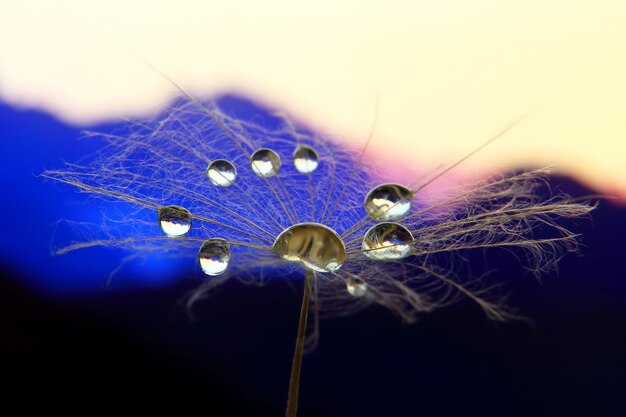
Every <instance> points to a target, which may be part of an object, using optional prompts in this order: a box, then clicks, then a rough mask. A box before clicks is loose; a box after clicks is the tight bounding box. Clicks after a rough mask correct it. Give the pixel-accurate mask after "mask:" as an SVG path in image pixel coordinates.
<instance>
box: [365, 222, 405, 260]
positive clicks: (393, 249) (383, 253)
mask: <svg viewBox="0 0 626 417" xmlns="http://www.w3.org/2000/svg"><path fill="white" fill-rule="evenodd" d="M362 248H363V254H365V256H367V257H368V258H370V259H374V260H376V261H391V260H396V259H402V258H405V257H407V256H409V255H410V254H411V251H412V250H413V235H412V234H411V232H410V231H409V230H408V229H407V228H406V227H404V226H402V225H401V224H398V223H391V222H387V223H380V224H377V225H376V226H373V227H372V228H371V229H369V230H368V231H367V233H365V237H364V238H363V246H362Z"/></svg>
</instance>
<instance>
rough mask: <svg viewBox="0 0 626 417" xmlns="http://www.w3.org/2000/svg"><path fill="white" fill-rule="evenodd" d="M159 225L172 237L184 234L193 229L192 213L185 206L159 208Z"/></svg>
mask: <svg viewBox="0 0 626 417" xmlns="http://www.w3.org/2000/svg"><path fill="white" fill-rule="evenodd" d="M159 226H161V230H163V233H165V234H166V235H168V236H170V237H177V236H183V235H185V234H187V232H188V231H189V229H191V213H189V210H187V209H186V208H184V207H180V206H165V207H161V208H159Z"/></svg>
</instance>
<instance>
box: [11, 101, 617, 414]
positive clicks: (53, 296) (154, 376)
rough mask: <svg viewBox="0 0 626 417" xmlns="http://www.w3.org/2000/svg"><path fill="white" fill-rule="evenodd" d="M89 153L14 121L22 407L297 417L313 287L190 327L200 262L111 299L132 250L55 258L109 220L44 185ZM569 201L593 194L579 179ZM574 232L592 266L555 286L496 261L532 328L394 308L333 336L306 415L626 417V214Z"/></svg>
mask: <svg viewBox="0 0 626 417" xmlns="http://www.w3.org/2000/svg"><path fill="white" fill-rule="evenodd" d="M228 103H229V105H231V106H240V107H241V108H242V109H243V110H249V109H253V108H254V107H252V106H251V105H250V103H247V102H245V101H243V100H239V99H237V98H232V97H231V98H228ZM110 127H111V126H97V127H95V128H94V129H98V130H106V129H108V128H110ZM79 137H80V129H77V128H75V127H70V126H67V125H65V124H63V123H61V122H59V121H58V120H55V119H54V118H53V117H51V116H50V115H47V114H43V113H40V112H36V111H22V110H16V109H14V108H11V107H10V106H7V105H0V140H1V141H2V145H3V147H2V148H3V151H2V153H0V170H1V171H0V178H2V192H3V194H2V195H3V199H2V205H1V206H0V218H1V219H2V233H1V234H0V271H1V272H2V276H1V280H0V297H1V298H2V302H1V303H0V306H1V308H2V312H1V314H0V343H1V346H2V352H3V354H2V356H1V357H2V359H1V361H0V365H1V366H2V368H1V369H2V375H3V379H4V380H5V383H6V382H8V383H9V384H8V385H9V389H8V391H5V392H4V395H3V397H4V400H3V401H4V402H5V407H9V406H10V405H12V404H13V403H14V405H17V406H19V407H20V409H21V410H22V411H23V412H28V411H33V412H41V411H47V412H50V411H53V410H64V411H65V413H66V414H70V415H74V414H76V415H78V414H80V415H100V414H103V415H111V414H122V415H126V414H131V413H132V412H133V411H137V412H139V411H140V412H141V414H142V415H143V414H148V413H154V412H159V413H162V412H163V411H165V410H168V409H170V408H171V409H172V410H176V412H177V414H183V413H196V412H202V413H204V414H207V415H215V414H216V415H251V414H254V415H256V416H266V415H267V416H275V415H282V414H283V412H284V411H283V410H284V404H285V400H286V392H287V381H288V377H289V370H290V366H291V355H292V349H293V343H294V335H295V331H296V326H297V315H298V311H299V299H300V290H299V288H300V287H299V286H300V283H293V282H286V281H283V280H276V281H273V282H271V283H270V284H269V285H268V286H267V287H264V288H256V287H244V286H241V285H238V284H237V283H235V282H233V283H228V284H226V285H225V286H224V287H223V288H221V289H220V290H219V293H218V294H216V295H214V296H212V297H211V298H210V299H209V300H208V301H206V302H204V303H202V304H201V305H200V306H199V310H198V312H197V317H198V319H197V320H190V319H189V318H188V317H187V315H186V312H185V310H184V308H183V306H182V305H180V303H179V300H180V299H181V298H182V296H183V295H184V294H185V293H186V292H187V291H190V290H191V289H193V288H194V287H195V286H196V285H197V281H195V280H194V279H193V278H189V276H191V275H192V274H190V272H191V270H192V269H193V268H190V267H189V265H188V259H184V260H182V261H175V260H173V259H172V258H168V259H158V258H151V259H149V260H148V261H147V262H130V263H129V264H128V265H126V266H125V267H124V268H123V269H122V271H121V272H120V273H119V274H118V275H117V276H116V277H115V279H114V280H113V281H112V283H111V284H110V285H107V284H106V282H107V278H108V276H109V274H110V272H111V271H112V270H114V269H115V268H116V267H117V266H118V265H119V263H120V261H121V260H122V259H123V257H124V256H125V253H124V252H121V251H118V250H109V249H98V248H94V249H88V250H85V251H79V252H76V253H72V254H69V255H65V256H60V257H58V256H57V257H54V256H51V248H52V247H53V245H52V244H51V241H52V239H53V234H54V231H55V229H56V228H57V227H58V228H59V229H58V230H59V233H65V232H66V231H64V228H65V226H64V225H63V223H62V222H61V223H60V224H59V219H70V220H73V221H86V222H96V223H97V222H98V221H99V220H100V216H101V213H100V211H99V210H94V208H93V207H91V206H90V205H88V204H85V198H84V195H80V194H77V193H75V192H74V191H73V190H71V188H70V187H66V186H62V185H59V184H55V183H52V182H50V181H45V180H44V179H42V178H41V177H39V174H40V173H41V172H42V171H43V170H44V169H46V168H57V167H59V166H60V165H61V162H62V160H67V161H75V160H77V159H78V158H80V157H81V156H84V155H85V154H87V153H90V152H92V151H93V150H94V149H95V147H97V143H94V142H91V141H88V140H78V138H79ZM552 185H553V186H554V187H557V188H561V189H564V190H566V191H568V192H570V193H571V194H573V195H575V196H580V195H584V194H588V193H590V190H585V189H584V188H582V187H580V186H579V185H577V184H576V183H574V182H572V181H570V180H568V179H566V178H555V179H553V180H552ZM571 226H572V227H573V228H574V229H575V230H577V231H580V232H581V233H583V243H584V244H585V245H586V247H585V248H584V249H583V256H582V257H577V256H572V255H570V256H568V257H566V258H565V259H564V260H563V261H562V263H561V267H560V272H559V273H558V275H552V276H548V277H546V278H545V280H544V281H543V282H542V283H539V282H537V281H536V280H534V279H533V278H532V277H531V276H529V275H527V274H525V273H524V272H523V271H522V270H520V268H519V266H518V264H517V261H516V260H515V258H513V257H508V256H501V253H496V254H491V253H488V254H487V255H486V257H487V260H488V263H489V265H491V266H492V267H494V269H495V270H496V272H495V274H496V278H497V279H498V280H502V281H504V282H507V283H509V284H508V287H507V288H510V291H511V297H510V303H511V304H512V305H513V306H515V307H517V308H518V309H519V310H520V312H521V313H523V314H524V315H525V316H527V317H528V318H529V319H530V322H517V323H511V324H499V325H496V324H493V323H491V322H488V321H487V320H486V319H485V318H484V316H483V315H482V313H481V312H480V311H479V310H478V309H477V308H476V307H475V306H474V305H473V304H472V303H471V302H461V303H459V304H457V305H454V306H452V307H450V308H447V309H444V310H442V311H440V312H436V313H434V314H432V315H430V316H427V317H424V319H423V320H421V321H420V322H418V323H417V324H416V325H413V326H406V325H403V324H402V323H401V322H400V321H399V320H398V319H397V318H396V317H394V316H392V315H391V314H390V313H388V312H387V311H384V310H382V309H379V308H371V309H369V310H367V311H365V312H362V313H359V314H357V315H356V316H354V317H350V318H344V319H335V320H329V321H323V322H322V329H321V332H322V333H321V340H320V345H319V347H318V349H317V350H316V351H315V352H314V353H312V354H311V355H308V356H306V357H305V362H304V367H303V379H302V387H301V399H300V410H301V412H300V415H301V416H369V415H380V416H383V415H394V416H403V415H407V416H412V415H423V416H448V415H450V416H452V415H455V416H458V415H463V416H470V415H480V416H490V415H493V416H543V415H545V416H548V415H549V416H555V415H568V416H572V415H584V416H619V415H626V399H625V396H624V392H626V389H625V387H626V384H625V383H624V381H625V377H626V283H625V282H624V280H625V277H626V267H624V255H626V252H625V249H624V244H623V242H624V236H626V209H624V207H621V206H618V205H615V204H611V203H606V202H603V203H602V204H601V206H600V208H599V209H598V210H597V211H595V212H594V214H593V220H592V221H582V222H578V223H577V224H574V225H571ZM474 261H475V262H476V263H477V265H478V264H480V265H482V262H483V255H482V254H477V255H476V259H474ZM5 385H6V384H5ZM219 408H224V409H225V410H227V411H223V412H217V410H218V409H219Z"/></svg>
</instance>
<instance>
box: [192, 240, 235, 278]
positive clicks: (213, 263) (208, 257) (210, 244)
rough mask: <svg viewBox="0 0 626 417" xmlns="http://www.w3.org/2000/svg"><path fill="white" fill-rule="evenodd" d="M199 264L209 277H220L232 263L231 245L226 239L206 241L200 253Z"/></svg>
mask: <svg viewBox="0 0 626 417" xmlns="http://www.w3.org/2000/svg"><path fill="white" fill-rule="evenodd" d="M198 263H200V268H202V271H203V272H204V273H205V274H207V275H220V274H222V273H223V272H224V271H226V268H228V264H229V263H230V245H229V244H228V242H227V241H225V240H224V239H218V238H213V239H209V240H207V241H205V242H204V243H203V244H202V247H200V251H199V252H198Z"/></svg>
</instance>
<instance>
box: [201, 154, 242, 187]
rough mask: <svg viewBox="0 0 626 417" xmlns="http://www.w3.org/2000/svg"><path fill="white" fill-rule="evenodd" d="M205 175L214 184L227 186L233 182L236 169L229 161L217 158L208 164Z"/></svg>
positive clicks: (235, 176)
mask: <svg viewBox="0 0 626 417" xmlns="http://www.w3.org/2000/svg"><path fill="white" fill-rule="evenodd" d="M206 175H207V177H209V180H211V182H212V183H213V184H214V185H217V186H219V187H228V186H230V185H232V184H233V183H234V182H235V178H237V170H236V169H235V166H234V165H233V164H232V163H231V162H230V161H227V160H225V159H217V160H215V161H213V162H211V163H210V164H209V167H208V168H207V170H206Z"/></svg>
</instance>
